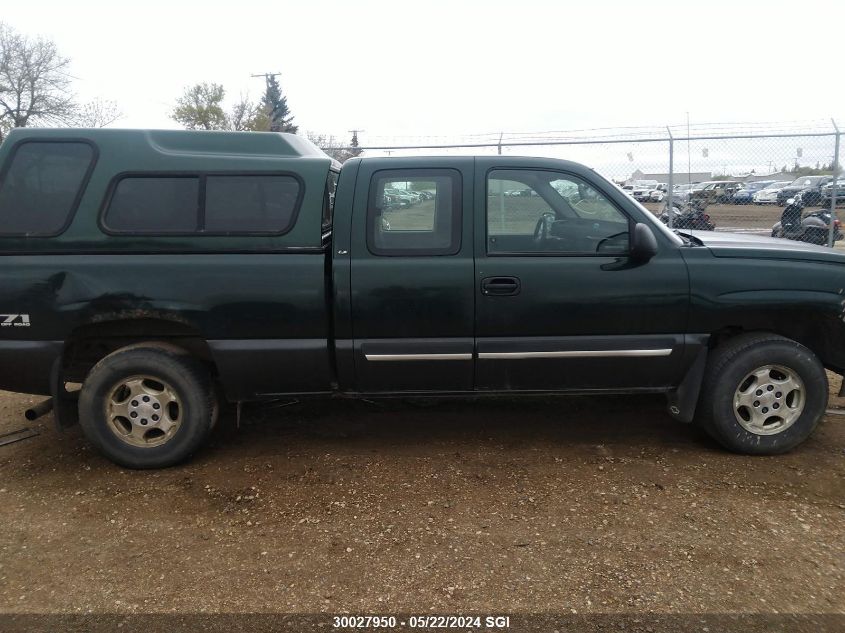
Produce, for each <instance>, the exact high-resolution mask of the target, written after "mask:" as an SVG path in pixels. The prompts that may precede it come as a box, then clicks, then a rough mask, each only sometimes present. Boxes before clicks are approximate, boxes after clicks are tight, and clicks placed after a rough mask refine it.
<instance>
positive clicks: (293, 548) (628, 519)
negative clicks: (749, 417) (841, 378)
mask: <svg viewBox="0 0 845 633" xmlns="http://www.w3.org/2000/svg"><path fill="white" fill-rule="evenodd" d="M834 387H836V385H834ZM0 396H2V397H0V433H6V432H9V431H11V430H14V429H17V428H20V427H21V426H24V421H23V418H22V416H21V413H22V411H23V409H24V408H25V406H26V405H27V404H28V403H31V402H33V401H34V399H32V398H29V397H27V396H20V395H13V394H5V393H3V394H0ZM834 404H837V403H834ZM663 406H664V404H663V400H662V399H661V398H660V397H650V396H649V397H635V398H623V397H619V398H602V399H598V398H576V397H570V398H544V399H536V400H534V399H531V400H510V399H508V400H498V399H497V400H480V401H474V402H465V401H462V402H443V403H440V404H437V405H434V406H421V404H420V403H409V402H404V401H380V402H377V403H375V402H373V403H371V402H352V401H340V400H338V401H331V402H306V403H297V404H293V405H290V406H284V407H275V408H265V409H262V410H259V409H255V410H251V411H246V413H245V416H244V419H243V420H242V423H241V428H240V429H236V428H235V426H234V423H233V421H232V420H224V421H223V423H222V424H221V425H220V427H219V428H218V429H217V430H216V435H215V438H214V441H213V443H212V445H211V446H210V447H209V448H207V449H206V450H204V451H202V453H201V454H199V455H197V456H196V457H195V458H194V460H193V461H191V462H190V463H188V464H186V465H184V466H181V467H177V468H171V469H168V470H164V471H158V472H155V471H153V472H133V471H127V470H122V469H120V468H118V467H116V466H114V465H112V464H111V463H110V462H108V461H106V460H105V459H103V458H101V457H99V456H98V455H97V454H95V453H94V452H93V451H92V450H91V449H90V448H89V447H88V445H87V444H86V442H85V441H84V439H83V438H82V436H81V434H80V432H79V430H78V428H77V429H73V430H71V431H69V432H66V433H65V434H64V435H63V436H59V435H58V434H57V433H56V432H55V431H54V430H53V428H52V418H51V417H49V416H48V417H46V418H42V419H41V420H39V421H37V422H36V423H34V426H35V427H36V428H37V429H38V430H39V431H40V432H41V434H40V435H39V436H37V437H35V438H32V439H28V440H25V441H22V442H19V443H16V444H12V445H8V446H4V447H0V612H6V613H9V612H17V613H23V612H42V613H43V612H74V613H86V612H111V613H115V612H117V613H138V612H150V611H153V612H173V611H182V612H185V611H190V612H208V611H211V612H219V611H225V612H249V611H260V612H299V613H303V612H329V613H339V612H352V613H367V612H369V613H372V612H379V613H385V612H387V613H396V612H429V611H436V612H441V613H443V612H446V613H454V612H458V611H463V612H467V611H473V610H474V611H496V612H512V613H526V612H535V611H545V612H549V611H554V612H562V613H572V612H578V613H592V612H647V611H652V612H661V613H672V612H676V613H677V612H698V613H724V612H742V613H775V612H781V613H787V612H789V613H831V612H834V613H840V614H841V613H845V592H843V587H845V583H843V581H844V580H845V555H843V552H845V529H843V528H845V494H843V493H844V492H845V464H843V458H844V457H845V417H843V416H839V415H829V416H827V417H826V419H825V420H824V422H823V423H822V425H821V427H820V428H819V430H818V431H817V432H816V434H815V436H814V437H813V438H811V440H810V441H808V442H807V443H806V444H805V445H804V446H803V447H801V448H800V449H799V450H796V451H795V452H793V453H792V454H789V455H785V456H781V457H773V458H749V457H741V456H736V455H732V454H729V453H726V452H724V451H723V450H721V449H720V448H719V447H717V446H716V445H715V444H714V443H713V442H712V441H710V440H709V439H707V438H706V437H704V436H703V435H702V434H700V433H699V432H698V431H697V430H696V429H695V428H693V427H690V426H686V425H682V424H679V423H676V422H674V421H672V420H671V419H670V418H669V417H668V416H666V415H664V414H663V411H662V409H663Z"/></svg>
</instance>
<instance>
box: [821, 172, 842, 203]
mask: <svg viewBox="0 0 845 633" xmlns="http://www.w3.org/2000/svg"><path fill="white" fill-rule="evenodd" d="M821 194H822V199H821V204H822V206H823V207H829V206H830V199H831V197H832V196H833V182H832V181H831V182H829V183H827V184H826V185H825V186H824V187H822V189H821ZM836 204H837V206H838V205H842V204H845V178H842V177H840V178H838V179H837V180H836Z"/></svg>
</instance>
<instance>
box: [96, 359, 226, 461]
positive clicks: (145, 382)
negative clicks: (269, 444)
mask: <svg viewBox="0 0 845 633" xmlns="http://www.w3.org/2000/svg"><path fill="white" fill-rule="evenodd" d="M216 414H217V403H216V396H215V392H214V388H213V384H212V382H211V377H210V375H209V373H208V371H207V370H206V368H205V367H204V366H203V365H202V364H201V363H200V362H199V361H197V360H196V359H195V358H193V357H192V356H190V355H188V354H187V353H185V352H183V351H182V350H179V349H177V348H173V347H170V346H166V345H162V346H157V345H155V344H149V345H139V346H131V347H127V348H124V349H121V350H118V351H116V352H114V353H112V354H109V355H108V356H106V357H105V358H104V359H102V360H101V361H100V362H99V363H97V365H95V366H94V368H93V369H92V370H91V372H90V373H89V374H88V376H87V378H86V379H85V382H84V383H83V385H82V391H81V392H80V397H79V417H80V425H81V426H82V430H83V432H84V433H85V435H86V436H87V437H88V439H89V440H90V441H91V443H93V444H94V445H95V446H96V447H97V448H98V449H99V450H100V451H101V452H102V453H103V454H104V455H106V457H108V458H109V459H111V460H112V461H114V462H116V463H118V464H120V465H121V466H126V467H127V468H163V467H166V466H171V465H173V464H176V463H178V462H180V461H182V460H184V459H185V458H187V457H188V456H189V455H191V454H192V453H193V452H194V451H196V450H197V448H199V446H200V445H201V444H202V443H203V441H204V440H205V439H206V437H207V436H208V433H209V431H210V430H211V428H212V426H213V424H214V421H215V418H216Z"/></svg>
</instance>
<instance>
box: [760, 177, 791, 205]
mask: <svg viewBox="0 0 845 633" xmlns="http://www.w3.org/2000/svg"><path fill="white" fill-rule="evenodd" d="M790 184H792V183H791V181H789V180H781V181H778V182H773V183H772V184H770V185H768V186H767V187H763V188H762V189H760V191H757V192H755V193H754V195H753V196H752V200H754V204H777V201H778V191H780V190H781V189H783V188H784V187H786V186H787V185H790Z"/></svg>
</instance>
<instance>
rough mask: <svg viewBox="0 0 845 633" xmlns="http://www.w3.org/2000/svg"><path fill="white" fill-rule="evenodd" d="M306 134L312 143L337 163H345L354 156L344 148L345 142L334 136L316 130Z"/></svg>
mask: <svg viewBox="0 0 845 633" xmlns="http://www.w3.org/2000/svg"><path fill="white" fill-rule="evenodd" d="M306 136H307V137H308V140H309V141H311V142H312V143H314V145H316V146H317V147H319V148H320V149H321V150H323V151H324V152H325V153H326V154H328V155H329V156H331V157H332V158H334V159H335V160H336V161H337V162H339V163H345V162H346V161H347V160H349V159H350V158H352V157H353V156H354V154H353V153H352V152H350V151H349V150H348V149H347V148H346V144H345V143H343V142H342V141H339V140H338V139H337V138H336V137H335V136H328V135H326V134H317V133H316V132H307V133H306Z"/></svg>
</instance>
